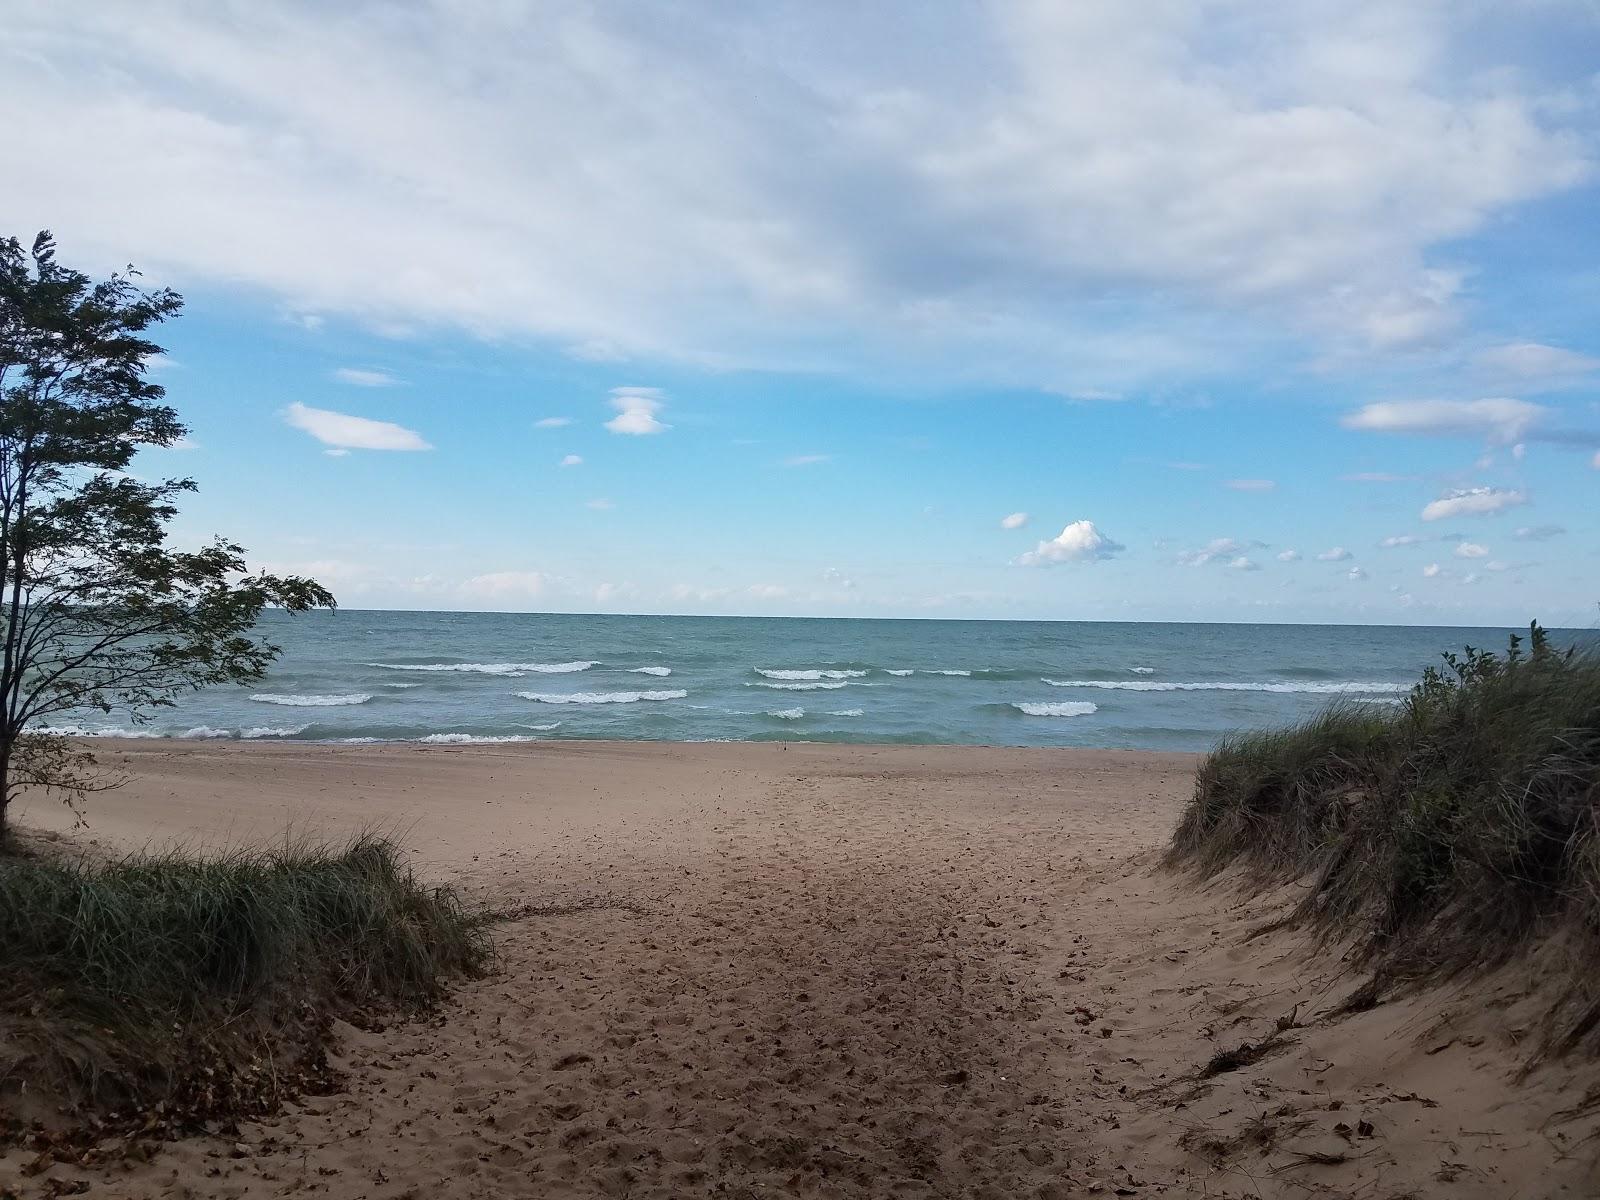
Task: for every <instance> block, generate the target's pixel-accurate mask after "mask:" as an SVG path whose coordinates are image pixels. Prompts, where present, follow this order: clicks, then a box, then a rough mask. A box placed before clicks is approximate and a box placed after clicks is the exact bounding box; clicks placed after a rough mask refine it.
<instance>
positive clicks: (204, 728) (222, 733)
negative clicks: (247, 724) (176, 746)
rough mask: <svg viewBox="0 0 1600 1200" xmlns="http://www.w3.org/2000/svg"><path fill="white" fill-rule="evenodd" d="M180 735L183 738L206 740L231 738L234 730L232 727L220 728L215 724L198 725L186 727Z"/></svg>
mask: <svg viewBox="0 0 1600 1200" xmlns="http://www.w3.org/2000/svg"><path fill="white" fill-rule="evenodd" d="M178 736H179V737H181V738H194V739H195V740H197V741H204V740H210V739H213V738H231V737H232V736H233V731H232V730H231V729H218V728H217V727H216V726H214V725H196V726H195V727H194V728H193V729H185V730H184V731H183V732H182V733H180V734H178Z"/></svg>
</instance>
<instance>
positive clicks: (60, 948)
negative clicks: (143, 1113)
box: [0, 837, 489, 1120]
mask: <svg viewBox="0 0 1600 1200" xmlns="http://www.w3.org/2000/svg"><path fill="white" fill-rule="evenodd" d="M488 955H489V945H488V941H487V931H486V928H485V922H484V921H483V919H482V918H480V917H478V916H476V915H473V914H470V913H468V912H467V911H466V910H465V909H464V907H463V905H462V904H461V902H460V900H459V899H458V898H457V897H456V896H455V894H454V893H453V892H451V891H449V890H447V889H437V888H429V887H425V886H423V885H421V884H420V883H418V882H417V881H416V879H415V878H413V876H412V874H411V872H410V871H409V870H408V869H407V868H406V867H405V866H404V865H403V863H402V862H401V861H400V859H399V857H398V855H397V853H396V852H395V850H394V848H393V847H392V846H391V845H390V844H389V843H387V842H386V841H384V840H382V839H379V838H371V837H368V838H361V839H359V840H356V841H355V842H353V843H351V844H349V845H346V846H342V847H331V848H330V847H320V846H315V845H309V844H302V845H290V846H285V847H283V848H280V849H276V850H240V851H234V852H231V853H227V854H223V855H221V856H217V857H210V858H205V857H197V856H189V855H182V854H172V855H167V856H161V857H133V858H127V859H124V860H122V861H118V862H113V863H109V864H91V863H85V862H75V861H65V860H60V859H52V858H38V857H33V858H4V859H0V962H3V963H4V964H5V969H4V975H3V977H0V1033H3V1034H4V1036H3V1037H0V1094H3V1093H4V1092H7V1091H11V1092H15V1091H17V1090H18V1089H20V1088H26V1087H29V1086H31V1087H33V1088H35V1090H38V1089H39V1088H40V1085H43V1086H44V1089H45V1090H47V1091H53V1092H55V1093H58V1094H59V1095H61V1096H62V1097H63V1098H65V1099H67V1100H76V1101H78V1102H79V1103H81V1104H84V1105H87V1106H90V1107H95V1108H99V1109H102V1110H103V1109H105V1108H107V1107H112V1108H115V1107H118V1106H122V1107H127V1108H144V1109H147V1108H149V1107H150V1106H152V1105H155V1106H158V1107H165V1108H166V1109H168V1110H171V1115H172V1116H173V1117H174V1118H175V1119H178V1120H183V1119H186V1118H195V1119H201V1120H204V1119H208V1118H209V1117H210V1116H212V1115H215V1114H216V1113H219V1112H220V1113H223V1114H226V1111H227V1110H228V1109H229V1108H230V1107H243V1108H246V1109H249V1108H255V1109H260V1108H263V1107H270V1105H271V1104H272V1103H273V1102H275V1100H276V1093H277V1092H279V1091H282V1090H285V1089H286V1088H291V1087H292V1086H293V1079H292V1077H293V1076H294V1075H295V1074H296V1073H297V1072H298V1073H300V1074H305V1073H306V1072H307V1071H310V1072H311V1073H315V1069H316V1065H317V1064H318V1063H319V1062H320V1061H321V1044H322V1042H321V1039H322V1035H323V1034H324V1033H325V1032H326V1028H327V1025H328V1023H329V1022H330V1021H331V1020H332V1019H333V1018H334V1017H340V1016H342V1017H349V1016H353V1015H357V1014H359V1013H361V1012H363V1011H370V1010H374V1009H381V1008H392V1007H396V1006H399V1007H416V1006H421V1005H426V1004H427V1003H429V1002H430V1001H432V1000H433V999H435V998H436V997H438V996H439V995H440V993H441V991H442V989H443V988H444V987H445V986H446V984H447V981H448V980H449V979H450V978H451V977H452V976H460V975H468V974H472V973H475V972H477V971H479V970H480V969H481V968H482V967H483V966H484V965H485V963H486V961H487V958H488ZM180 1109H182V1110H184V1111H178V1110H180Z"/></svg>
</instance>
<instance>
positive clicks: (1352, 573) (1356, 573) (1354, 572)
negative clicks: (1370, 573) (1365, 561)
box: [1344, 567, 1367, 581]
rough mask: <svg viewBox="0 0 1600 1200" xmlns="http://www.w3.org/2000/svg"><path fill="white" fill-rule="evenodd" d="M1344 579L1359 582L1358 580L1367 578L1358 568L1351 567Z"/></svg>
mask: <svg viewBox="0 0 1600 1200" xmlns="http://www.w3.org/2000/svg"><path fill="white" fill-rule="evenodd" d="M1344 577H1345V578H1346V579H1352V580H1356V581H1360V580H1362V579H1365V578H1366V577H1367V573H1366V571H1364V570H1362V569H1361V568H1360V567H1351V568H1350V569H1349V570H1348V571H1346V572H1345V574H1344Z"/></svg>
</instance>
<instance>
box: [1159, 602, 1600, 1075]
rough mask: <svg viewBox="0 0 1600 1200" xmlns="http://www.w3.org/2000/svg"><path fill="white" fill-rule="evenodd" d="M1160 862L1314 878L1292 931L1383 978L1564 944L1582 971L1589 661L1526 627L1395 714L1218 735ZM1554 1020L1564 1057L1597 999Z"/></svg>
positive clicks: (1593, 893) (1589, 848)
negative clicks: (1540, 939) (1340, 946)
mask: <svg viewBox="0 0 1600 1200" xmlns="http://www.w3.org/2000/svg"><path fill="white" fill-rule="evenodd" d="M1167 861H1168V863H1169V864H1171V865H1175V866H1182V867H1187V868H1191V869H1194V870H1197V871H1198V872H1199V873H1201V874H1202V875H1207V876H1209V875H1215V874H1217V873H1219V872H1221V871H1223V870H1225V869H1228V868H1231V867H1235V866H1237V867H1241V868H1242V869H1243V871H1244V875H1245V878H1246V879H1247V880H1248V881H1250V882H1251V883H1252V884H1253V885H1255V886H1257V887H1260V888H1263V889H1264V888H1267V887H1271V886H1275V885H1278V884H1281V883H1285V882H1288V881H1290V880H1306V881H1309V883H1310V887H1309V889H1308V890H1307V892H1306V894H1305V898H1304V899H1303V900H1302V901H1301V902H1300V903H1299V905H1298V907H1297V908H1296V910H1295V911H1294V913H1293V914H1292V917H1291V919H1292V920H1294V921H1299V922H1303V923H1307V924H1310V925H1312V926H1314V927H1315V928H1316V929H1318V930H1319V931H1320V932H1321V933H1323V934H1325V935H1327V936H1329V937H1334V938H1338V939H1342V940H1348V941H1350V942H1352V943H1353V944H1354V946H1355V948H1356V951H1357V958H1358V961H1360V962H1362V963H1364V964H1366V965H1368V966H1371V967H1374V968H1376V969H1377V970H1379V971H1380V972H1382V973H1383V974H1385V975H1386V976H1388V977H1390V978H1397V979H1404V978H1409V979H1435V978H1440V977H1442V976H1446V975H1450V974H1454V973H1458V972H1461V971H1465V970H1474V969H1485V968H1489V967H1493V966H1496V965H1499V964H1501V963H1503V962H1505V961H1506V960H1507V959H1509V958H1510V957H1512V956H1514V955H1515V954H1517V953H1519V952H1520V951H1522V950H1524V949H1526V948H1528V947H1529V946H1530V944H1531V943H1532V942H1533V941H1534V940H1536V939H1537V935H1542V934H1545V933H1556V932H1559V933H1562V934H1564V935H1570V936H1571V938H1573V939H1574V941H1575V945H1576V948H1577V951H1578V953H1577V955H1576V958H1575V960H1574V966H1575V970H1576V971H1577V972H1578V973H1580V974H1581V972H1583V971H1585V970H1588V971H1592V970H1593V968H1594V967H1595V965H1596V964H1600V659H1597V658H1596V657H1595V655H1594V654H1593V653H1592V652H1588V653H1581V654H1580V653H1577V652H1572V651H1568V652H1565V653H1562V652H1558V651H1557V650H1555V649H1554V648H1553V647H1552V646H1551V644H1550V640H1549V637H1548V635H1547V634H1546V632H1545V631H1544V630H1543V629H1541V628H1540V627H1539V626H1538V624H1537V623H1535V624H1534V625H1533V626H1532V632H1531V638H1530V639H1529V640H1528V642H1527V643H1526V645H1524V643H1523V641H1522V639H1520V638H1515V637H1514V638H1512V639H1511V643H1510V645H1509V647H1508V649H1507V651H1506V653H1504V654H1498V655H1497V654H1493V653H1488V652H1485V651H1480V650H1473V649H1470V648H1469V649H1468V650H1467V651H1466V653H1465V654H1464V655H1461V656H1456V655H1446V656H1445V662H1444V666H1443V667H1442V668H1439V669H1430V670H1429V671H1427V672H1426V674H1425V675H1424V677H1423V679H1422V680H1421V682H1420V683H1419V684H1418V685H1417V686H1416V687H1415V688H1414V689H1413V690H1412V692H1411V694H1410V695H1409V696H1408V697H1407V698H1406V699H1405V700H1404V701H1403V702H1402V703H1401V704H1399V705H1398V706H1394V707H1388V708H1385V707H1380V706H1377V705H1372V704H1351V703H1344V704H1338V705H1335V706H1333V707H1331V708H1329V709H1327V710H1326V711H1324V712H1323V713H1321V714H1320V715H1318V716H1317V717H1315V718H1313V719H1311V720H1309V721H1307V722H1305V723H1303V724H1300V725H1296V726H1293V727H1290V728H1287V729H1281V730H1269V731H1260V732H1250V733H1241V734H1237V735H1235V736H1232V737H1229V738H1227V739H1225V740H1224V741H1223V742H1222V743H1221V744H1220V745H1219V746H1218V747H1217V748H1216V750H1214V751H1213V752H1212V753H1211V755H1210V756H1209V757H1208V758H1207V759H1206V761H1205V762H1204V764H1202V766H1201V768H1200V771H1199V773H1198V775H1197V778H1196V782H1195V794H1194V798H1193V800H1192V801H1191V802H1190V804H1189V806H1188V809H1187V810H1186V812H1185V814H1184V816H1183V819H1182V822H1181V823H1180V825H1179V827H1178V829H1177V832H1176V833H1175V835H1174V837H1173V840H1172V844H1171V847H1170V848H1169V850H1168V853H1167ZM1577 981H1578V978H1577V975H1575V976H1574V982H1575V983H1576V982H1577ZM1591 991H1592V989H1591ZM1573 998H1574V997H1573V996H1572V995H1569V996H1568V997H1567V999H1568V1000H1569V1001H1570V1000H1572V999H1573ZM1580 999H1582V998H1581V997H1580ZM1566 1008H1567V1011H1566V1013H1565V1016H1564V1018H1563V1020H1564V1028H1563V1030H1562V1031H1561V1033H1560V1034H1559V1035H1558V1036H1557V1038H1556V1040H1557V1041H1558V1042H1559V1043H1560V1044H1561V1045H1562V1046H1565V1047H1570V1046H1571V1045H1575V1044H1576V1043H1577V1042H1578V1041H1581V1040H1583V1039H1585V1038H1590V1035H1591V1034H1593V1033H1594V1032H1595V1030H1596V1028H1597V1026H1600V1000H1597V999H1595V998H1594V997H1593V996H1592V995H1590V996H1589V997H1588V998H1587V999H1586V1000H1584V1002H1582V1003H1579V1004H1578V1005H1577V1007H1576V1008H1575V1009H1574V1008H1572V1006H1571V1005H1567V1006H1566ZM1591 1041H1593V1039H1591Z"/></svg>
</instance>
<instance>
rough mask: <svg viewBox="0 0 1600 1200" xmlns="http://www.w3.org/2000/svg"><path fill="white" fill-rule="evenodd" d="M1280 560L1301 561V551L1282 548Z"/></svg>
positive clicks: (1279, 555) (1279, 552)
mask: <svg viewBox="0 0 1600 1200" xmlns="http://www.w3.org/2000/svg"><path fill="white" fill-rule="evenodd" d="M1278 561H1279V562H1299V561H1300V551H1298V550H1280V551H1278Z"/></svg>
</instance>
